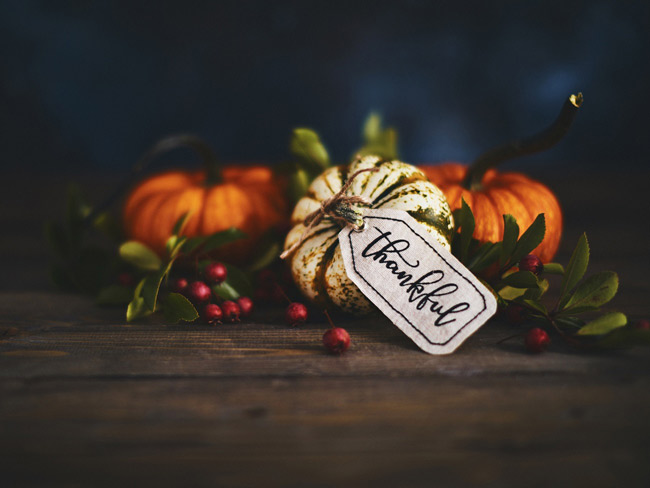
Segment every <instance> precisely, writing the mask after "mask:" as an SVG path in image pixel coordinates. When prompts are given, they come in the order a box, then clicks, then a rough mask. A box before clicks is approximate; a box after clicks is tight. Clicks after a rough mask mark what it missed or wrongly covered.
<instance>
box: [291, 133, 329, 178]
mask: <svg viewBox="0 0 650 488" xmlns="http://www.w3.org/2000/svg"><path fill="white" fill-rule="evenodd" d="M289 150H290V151H291V154H292V155H293V156H294V157H295V158H296V159H297V160H298V162H299V163H301V164H302V165H303V166H304V167H305V169H307V170H308V171H310V172H315V173H318V174H320V173H321V172H322V171H323V170H325V169H327V168H328V167H329V165H330V158H329V154H327V149H325V146H323V144H322V143H321V141H320V138H319V137H318V134H317V133H316V132H314V131H313V130H311V129H305V128H297V129H294V130H293V133H292V135H291V141H290V143H289Z"/></svg>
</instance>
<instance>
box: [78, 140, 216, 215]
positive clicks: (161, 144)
mask: <svg viewBox="0 0 650 488" xmlns="http://www.w3.org/2000/svg"><path fill="white" fill-rule="evenodd" d="M181 147H189V148H191V149H193V150H194V151H196V152H197V153H198V155H199V157H200V158H201V160H202V161H203V164H204V165H205V172H206V179H205V182H206V184H207V185H214V184H216V183H219V182H220V181H221V170H220V166H219V163H218V160H217V157H216V156H215V154H214V152H213V151H212V149H211V148H210V146H209V145H208V144H207V143H206V142H205V141H204V140H203V139H201V138H200V137H198V136H195V135H193V134H174V135H171V136H168V137H165V138H163V139H161V140H159V141H158V142H156V143H155V144H154V145H153V146H151V148H150V149H149V150H148V151H147V152H146V153H144V155H143V156H142V157H141V158H140V159H139V160H138V161H137V162H136V163H135V164H134V165H133V167H132V168H131V171H130V173H129V175H128V176H127V177H126V178H124V180H123V181H122V182H121V183H120V184H119V185H118V186H117V188H116V189H115V190H114V191H113V192H112V193H111V194H110V195H109V196H108V197H107V198H106V199H105V200H104V201H103V202H101V203H100V204H99V205H96V206H95V207H94V208H93V211H92V212H91V213H90V214H88V215H87V216H86V218H85V219H84V226H85V227H86V226H88V225H90V224H91V223H92V222H93V221H94V220H95V218H96V217H97V216H98V215H99V214H101V213H102V212H104V211H105V210H106V209H107V208H108V207H110V206H111V205H112V204H113V203H114V202H115V200H117V199H118V198H119V197H120V196H121V195H122V194H123V193H124V192H125V191H126V190H127V189H128V188H129V187H130V186H131V185H132V184H133V180H134V179H135V177H136V176H138V175H139V174H140V173H143V172H144V171H145V170H147V169H148V168H149V167H150V166H151V164H152V163H153V162H154V161H156V160H157V159H158V157H159V156H161V155H163V154H165V153H168V152H169V151H173V150H174V149H178V148H181Z"/></svg>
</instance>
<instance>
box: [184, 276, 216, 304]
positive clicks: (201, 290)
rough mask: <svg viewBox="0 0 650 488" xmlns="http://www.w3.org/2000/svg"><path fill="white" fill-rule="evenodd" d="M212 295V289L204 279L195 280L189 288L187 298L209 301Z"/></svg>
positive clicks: (199, 301)
mask: <svg viewBox="0 0 650 488" xmlns="http://www.w3.org/2000/svg"><path fill="white" fill-rule="evenodd" d="M211 295H212V290H210V287H209V286H208V285H206V284H205V283H203V282H202V281H194V282H192V283H190V285H189V286H188V288H187V298H189V299H190V300H192V301H193V302H196V303H201V302H207V301H208V300H210V296H211Z"/></svg>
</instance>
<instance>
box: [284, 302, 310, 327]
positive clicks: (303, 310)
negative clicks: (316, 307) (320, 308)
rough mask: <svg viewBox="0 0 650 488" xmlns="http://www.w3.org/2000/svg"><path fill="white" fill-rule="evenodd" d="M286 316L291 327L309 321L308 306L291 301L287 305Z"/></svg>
mask: <svg viewBox="0 0 650 488" xmlns="http://www.w3.org/2000/svg"><path fill="white" fill-rule="evenodd" d="M285 318H286V319H287V323H288V324H289V325H290V326H291V327H295V326H296V325H299V324H303V323H305V322H306V321H307V307H305V306H304V305H303V304H302V303H298V302H293V303H290V304H289V306H288V307H287V311H286V313H285Z"/></svg>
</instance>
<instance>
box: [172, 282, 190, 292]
mask: <svg viewBox="0 0 650 488" xmlns="http://www.w3.org/2000/svg"><path fill="white" fill-rule="evenodd" d="M187 285H188V283H187V280H186V279H185V278H178V279H176V280H174V281H173V282H172V290H173V291H175V292H176V293H185V292H186V291H187Z"/></svg>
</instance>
